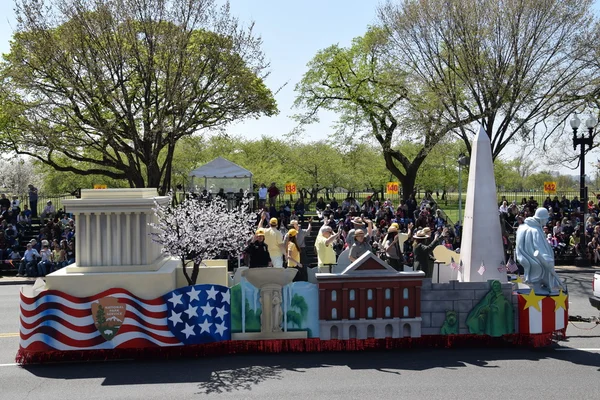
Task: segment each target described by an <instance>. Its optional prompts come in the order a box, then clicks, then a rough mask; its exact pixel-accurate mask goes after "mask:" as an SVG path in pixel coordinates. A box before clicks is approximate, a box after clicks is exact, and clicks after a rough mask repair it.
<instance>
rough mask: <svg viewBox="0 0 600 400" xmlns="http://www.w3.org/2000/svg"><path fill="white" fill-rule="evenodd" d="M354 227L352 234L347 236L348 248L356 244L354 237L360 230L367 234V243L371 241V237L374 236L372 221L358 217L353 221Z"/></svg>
mask: <svg viewBox="0 0 600 400" xmlns="http://www.w3.org/2000/svg"><path fill="white" fill-rule="evenodd" d="M352 225H353V229H351V230H350V232H348V236H346V243H347V244H348V246H352V245H353V244H354V235H355V234H356V231H358V230H361V231H363V232H364V233H365V236H366V239H365V240H366V241H369V240H371V235H372V234H373V222H372V221H371V220H370V219H366V218H361V217H356V218H353V219H352ZM365 225H366V229H365Z"/></svg>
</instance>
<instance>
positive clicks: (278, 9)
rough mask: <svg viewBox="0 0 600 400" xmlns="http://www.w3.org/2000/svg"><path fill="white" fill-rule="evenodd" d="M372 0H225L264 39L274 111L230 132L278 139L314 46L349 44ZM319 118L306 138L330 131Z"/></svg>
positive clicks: (6, 16) (328, 121) (6, 8)
mask: <svg viewBox="0 0 600 400" xmlns="http://www.w3.org/2000/svg"><path fill="white" fill-rule="evenodd" d="M378 3H379V2H378V1H376V0H304V1H298V2H286V1H281V0H230V4H231V13H232V14H233V15H234V16H236V17H238V18H239V19H240V21H242V22H244V23H250V22H251V21H254V22H255V31H256V33H257V34H259V35H260V36H261V37H262V39H263V51H264V53H265V54H266V56H267V59H268V60H270V64H271V66H270V71H271V73H270V75H269V77H268V78H267V81H266V84H267V86H268V87H269V88H270V89H271V90H272V91H275V90H277V89H278V88H280V87H282V86H283V85H285V87H283V89H281V90H280V91H279V93H278V94H277V96H276V98H275V99H276V101H277V106H278V108H279V114H278V115H277V116H275V117H263V118H260V119H258V120H254V119H253V120H246V121H244V122H242V123H238V124H235V125H231V126H229V127H228V128H227V131H228V132H229V133H231V134H235V135H240V136H243V137H247V138H252V139H258V138H260V137H261V136H263V135H265V136H270V137H274V138H283V137H284V135H286V134H287V133H289V132H290V131H291V130H292V129H293V128H294V127H295V126H296V123H295V122H294V121H293V120H291V119H290V118H289V117H290V116H291V115H293V114H294V113H296V111H294V110H292V109H291V107H292V104H293V102H294V99H295V94H294V87H295V85H296V83H298V82H299V81H300V79H301V78H302V75H303V74H304V73H305V72H306V64H307V63H308V62H309V61H310V60H311V59H312V57H314V55H315V54H316V53H317V51H319V50H321V49H323V48H326V47H329V46H331V45H333V44H340V45H342V46H346V45H349V44H350V43H351V41H352V39H353V38H355V37H357V36H361V35H363V34H364V33H365V32H366V29H367V27H368V26H369V25H370V24H373V23H374V22H375V21H376V7H377V4H378ZM13 8H14V1H13V0H0V16H1V17H0V53H7V52H8V51H9V50H10V43H9V41H10V38H11V36H12V33H13V31H14V29H15V27H16V22H15V19H14V12H13ZM321 117H322V118H321V122H320V123H319V124H314V125H312V126H310V127H308V128H307V129H306V132H305V136H304V138H305V139H306V140H319V139H321V138H324V137H326V135H328V134H329V133H330V132H331V131H332V130H331V128H330V127H331V125H332V123H333V121H334V120H335V115H333V114H328V113H323V114H322V115H321Z"/></svg>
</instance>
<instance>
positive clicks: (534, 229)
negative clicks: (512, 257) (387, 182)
mask: <svg viewBox="0 0 600 400" xmlns="http://www.w3.org/2000/svg"><path fill="white" fill-rule="evenodd" d="M548 218H549V215H548V210H546V209H545V208H543V207H540V208H538V209H537V210H535V216H533V217H529V218H526V219H525V223H523V224H522V225H521V226H519V229H518V230H517V238H516V246H515V254H516V256H517V261H518V262H519V263H520V264H521V265H522V266H523V269H524V270H525V283H527V284H528V285H530V286H531V287H532V289H533V290H534V292H535V293H538V294H542V293H548V294H549V293H551V292H552V290H553V289H554V288H555V287H556V286H559V287H560V288H561V289H563V290H564V291H565V292H566V291H567V289H566V287H564V285H563V283H562V282H561V280H560V279H559V278H558V276H557V275H556V272H555V271H554V250H553V249H552V246H550V244H549V243H548V241H547V240H546V236H545V235H544V232H543V230H542V228H543V226H544V225H546V224H547V223H548Z"/></svg>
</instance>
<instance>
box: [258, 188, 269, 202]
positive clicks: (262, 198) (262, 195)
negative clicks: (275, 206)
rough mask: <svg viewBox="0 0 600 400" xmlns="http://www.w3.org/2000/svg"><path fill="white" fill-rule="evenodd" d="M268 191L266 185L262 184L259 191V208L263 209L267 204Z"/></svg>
mask: <svg viewBox="0 0 600 400" xmlns="http://www.w3.org/2000/svg"><path fill="white" fill-rule="evenodd" d="M267 194H268V190H267V187H266V186H265V184H264V183H261V185H260V189H258V208H263V207H264V206H265V204H267Z"/></svg>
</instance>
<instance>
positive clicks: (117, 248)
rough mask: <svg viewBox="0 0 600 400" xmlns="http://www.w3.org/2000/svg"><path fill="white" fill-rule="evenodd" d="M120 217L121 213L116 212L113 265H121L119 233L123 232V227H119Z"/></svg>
mask: <svg viewBox="0 0 600 400" xmlns="http://www.w3.org/2000/svg"><path fill="white" fill-rule="evenodd" d="M121 215H123V214H122V213H120V212H118V213H115V218H116V221H115V226H116V227H117V229H115V231H116V234H117V237H116V243H115V248H116V251H115V256H116V257H115V258H116V259H115V263H114V265H122V263H121V248H122V244H121V231H122V230H123V227H122V226H121Z"/></svg>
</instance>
